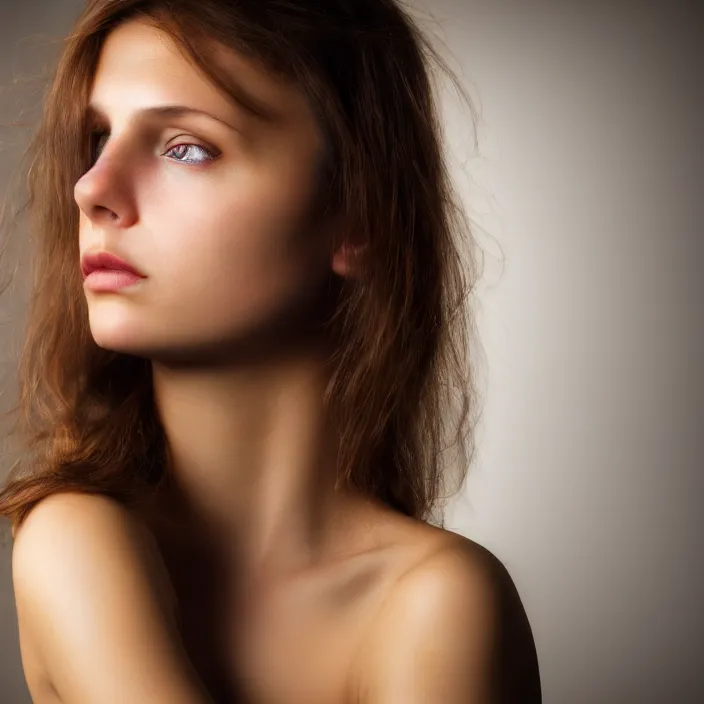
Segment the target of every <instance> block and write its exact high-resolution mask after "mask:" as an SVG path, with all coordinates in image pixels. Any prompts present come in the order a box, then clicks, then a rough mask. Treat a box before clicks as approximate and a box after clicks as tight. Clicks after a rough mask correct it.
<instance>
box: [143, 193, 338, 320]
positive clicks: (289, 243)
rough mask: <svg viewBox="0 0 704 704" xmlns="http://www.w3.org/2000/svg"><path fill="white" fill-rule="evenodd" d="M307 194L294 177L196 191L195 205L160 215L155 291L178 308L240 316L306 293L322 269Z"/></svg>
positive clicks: (264, 311) (260, 312)
mask: <svg viewBox="0 0 704 704" xmlns="http://www.w3.org/2000/svg"><path fill="white" fill-rule="evenodd" d="M310 195H311V192H310V189H309V188H302V187H301V186H300V184H299V185H297V186H296V187H293V186H292V185H289V184H285V183H282V181H281V180H280V179H279V180H278V181H277V182H275V183H271V182H268V183H267V182H265V181H262V182H259V183H257V182H256V181H254V180H250V181H249V182H248V183H247V184H244V183H243V184H242V186H241V187H240V188H233V189H231V190H230V191H229V192H228V193H226V194H225V193H221V194H219V195H216V194H215V193H212V192H211V193H210V194H209V195H208V194H202V196H203V197H202V198H201V199H200V203H199V206H198V208H197V209H191V210H187V209H181V208H179V209H178V210H171V212H170V214H169V217H168V220H167V221H165V220H164V219H162V220H161V222H160V232H162V233H163V236H162V237H160V240H159V242H158V247H157V249H158V252H157V256H156V266H157V269H156V273H157V276H155V279H156V278H157V277H158V281H155V283H156V284H157V285H158V289H159V293H160V298H162V300H163V302H164V303H166V301H167V300H168V301H169V303H170V304H171V305H177V306H179V307H180V308H181V313H182V314H186V313H187V312H188V313H189V315H194V316H195V315H197V311H198V310H200V311H201V314H202V311H203V310H204V309H207V310H208V311H209V315H211V316H216V317H218V318H221V319H223V322H226V321H227V320H231V321H232V322H236V320H235V319H239V320H241V321H242V322H244V321H245V320H247V321H253V320H254V319H257V318H259V317H266V316H267V315H268V314H270V313H274V312H275V311H276V310H277V309H279V308H281V307H285V306H286V305H288V304H290V303H291V302H292V301H295V300H296V299H298V298H301V297H307V295H308V294H309V292H310V289H311V287H314V286H315V285H316V282H317V281H319V280H320V279H321V278H322V277H324V276H325V275H326V273H327V268H328V262H327V258H326V254H325V250H324V247H323V246H322V242H321V238H320V237H319V236H316V233H315V232H314V231H313V229H312V227H311V223H309V221H308V213H309V207H310ZM162 228H163V229H162Z"/></svg>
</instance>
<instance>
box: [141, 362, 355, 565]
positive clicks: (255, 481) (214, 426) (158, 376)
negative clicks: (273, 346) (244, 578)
mask: <svg viewBox="0 0 704 704" xmlns="http://www.w3.org/2000/svg"><path fill="white" fill-rule="evenodd" d="M153 376H154V390H155V399H156V403H157V409H158V412H159V416H160V418H161V421H162V423H163V426H164V429H165V432H166V438H167V447H168V461H169V474H170V477H171V480H172V482H173V486H175V487H176V491H177V493H178V494H179V496H181V497H182V498H183V500H184V502H185V503H184V505H187V506H188V515H190V516H191V520H189V521H186V524H187V525H192V526H198V527H199V528H198V530H199V531H202V532H203V534H207V535H208V536H210V537H211V538H214V539H215V540H216V541H217V542H218V543H219V545H220V546H221V548H222V550H224V552H225V553H226V554H227V555H228V556H229V559H234V560H236V561H237V564H238V566H239V567H240V568H244V569H249V570H254V571H272V570H273V571H279V570H290V569H296V568H297V567H301V566H303V565H305V564H310V563H312V562H315V561H316V560H318V559H320V557H321V555H322V554H323V553H324V552H325V550H326V542H329V541H330V536H331V534H333V533H334V532H335V526H338V528H337V530H338V531H339V530H340V528H339V526H340V525H341V520H342V516H343V515H344V506H346V505H348V502H349V500H350V496H349V495H347V494H344V493H341V492H340V491H337V490H336V489H335V479H336V472H335V469H336V456H337V452H336V451H337V436H336V434H335V432H334V431H333V429H332V428H331V427H330V424H329V420H328V416H327V414H326V410H325V408H324V403H323V399H324V393H325V387H326V384H327V382H328V378H327V375H326V366H325V360H324V359H323V358H322V357H321V356H319V355H315V354H311V353H308V354H305V355H300V356H297V357H295V358H288V359H286V360H281V359H279V360H277V361H276V362H269V363H260V364H258V365H255V364H249V365H246V366H242V365H239V366H236V367H235V366H233V367H227V366H222V365H221V366H218V367H208V368H205V367H196V366H190V367H186V368H184V367H176V366H174V365H164V364H157V363H154V375H153ZM180 515H183V514H180Z"/></svg>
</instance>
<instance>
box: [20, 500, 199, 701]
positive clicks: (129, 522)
mask: <svg viewBox="0 0 704 704" xmlns="http://www.w3.org/2000/svg"><path fill="white" fill-rule="evenodd" d="M12 571H13V583H14V587H15V598H16V602H17V613H18V621H19V626H20V639H22V638H23V635H24V636H26V638H27V640H28V641H29V642H31V643H32V644H33V647H36V648H37V651H38V652H37V657H38V658H39V660H40V661H41V663H42V666H43V668H44V670H45V672H46V675H47V676H48V679H49V680H50V681H51V683H52V684H53V686H54V688H55V689H56V691H57V693H58V695H59V697H60V698H61V700H62V701H63V702H66V704H83V703H85V704H94V703H95V702H101V704H111V703H112V702H142V701H144V702H146V701H149V702H154V703H155V704H157V703H158V702H170V703H171V702H173V703H176V702H178V703H179V704H180V703H181V702H183V703H184V704H185V703H186V702H189V703H195V702H206V701H208V699H207V695H206V694H205V692H204V690H203V689H202V685H201V684H200V682H199V681H198V678H197V676H196V674H195V672H194V671H193V669H192V667H191V665H190V662H189V661H188V658H187V657H186V654H185V651H184V649H183V647H182V644H181V641H180V638H179V636H178V632H177V629H176V627H175V622H174V621H173V620H172V619H171V618H170V616H169V610H168V608H167V607H166V606H165V605H164V603H163V601H164V592H163V589H162V588H161V585H160V584H159V580H158V579H157V571H155V568H154V564H153V555H152V553H151V546H149V544H148V542H147V541H146V540H145V536H144V533H143V529H142V527H141V526H140V524H138V523H137V521H136V519H135V518H134V517H133V516H132V514H130V513H129V511H128V510H127V509H125V508H124V507H122V506H121V505H119V504H118V503H117V502H114V501H112V500H110V499H108V498H106V497H102V496H94V495H93V496H89V495H81V494H71V493H68V494H58V495H54V496H51V497H49V498H47V499H44V500H43V501H42V502H40V503H39V504H38V505H37V506H36V507H35V508H34V509H33V510H32V511H31V513H30V514H29V515H28V516H27V518H26V519H25V522H24V523H23V525H22V527H21V528H20V529H19V530H18V531H17V534H16V538H15V544H14V548H13V556H12Z"/></svg>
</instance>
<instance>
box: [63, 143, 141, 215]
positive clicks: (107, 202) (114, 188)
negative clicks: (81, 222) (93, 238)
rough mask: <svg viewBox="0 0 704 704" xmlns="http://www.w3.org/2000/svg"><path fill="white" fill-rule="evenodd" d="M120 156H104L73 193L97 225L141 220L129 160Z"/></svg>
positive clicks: (86, 213)
mask: <svg viewBox="0 0 704 704" xmlns="http://www.w3.org/2000/svg"><path fill="white" fill-rule="evenodd" d="M119 160H120V157H117V159H116V158H115V156H113V157H112V159H110V160H107V159H103V157H102V156H101V158H99V159H98V161H97V162H96V163H95V164H94V165H93V166H92V168H91V169H90V170H88V171H87V172H86V173H85V174H83V176H82V177H81V178H80V179H79V180H78V182H77V183H76V185H75V186H74V189H73V197H74V199H75V201H76V203H77V204H78V207H79V208H80V209H81V211H83V213H84V214H85V216H86V217H87V218H88V219H89V220H90V221H91V222H92V223H94V224H96V225H111V226H113V227H120V228H127V227H131V226H132V225H134V223H135V222H136V220H137V209H136V205H135V201H134V196H133V193H132V191H131V188H130V186H129V185H128V183H129V182H130V180H131V179H129V178H128V177H127V173H126V171H127V168H126V167H127V164H126V161H125V159H124V157H123V158H122V163H120V161H119Z"/></svg>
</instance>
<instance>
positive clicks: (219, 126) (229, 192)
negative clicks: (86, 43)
mask: <svg viewBox="0 0 704 704" xmlns="http://www.w3.org/2000/svg"><path fill="white" fill-rule="evenodd" d="M218 56H219V57H220V60H221V61H222V62H223V64H224V65H225V66H226V67H227V69H228V71H229V72H230V75H232V76H233V78H234V80H235V81H236V82H237V83H239V84H240V85H241V86H242V87H243V89H245V90H247V91H248V92H249V93H251V94H253V96H254V97H255V98H256V99H257V100H258V101H260V102H261V103H263V104H264V105H265V106H267V108H268V109H269V110H270V111H271V112H272V113H274V114H275V115H276V117H275V118H273V119H270V120H264V119H261V118H259V117H257V116H255V115H253V114H251V113H250V112H248V111H247V110H245V109H244V108H243V107H241V106H240V105H238V104H234V103H233V102H232V101H231V99H230V98H229V96H226V95H225V94H223V93H222V92H220V91H219V89H218V88H216V87H215V86H214V85H213V84H212V83H210V82H209V81H208V79H207V77H206V76H205V75H203V74H201V73H200V72H199V71H198V70H197V69H196V68H195V67H194V66H193V65H192V64H191V63H190V62H189V61H188V60H187V59H186V58H185V57H184V56H183V55H182V54H180V53H179V50H178V49H177V48H176V46H175V45H174V44H173V43H172V42H171V40H170V39H169V37H168V36H167V35H166V34H164V33H162V32H160V31H159V30H158V29H156V28H154V27H153V26H151V25H149V24H147V23H145V22H142V21H132V22H130V23H126V24H124V25H122V26H120V27H118V28H117V29H116V30H114V31H113V32H112V33H111V34H110V35H109V36H108V38H107V40H106V42H105V44H104V47H103V50H102V53H101V56H100V61H99V65H98V67H97V71H96V74H95V80H94V84H93V90H92V95H91V111H92V113H94V114H95V120H96V135H95V140H96V142H95V144H96V149H95V154H94V161H93V165H92V167H91V168H90V169H89V170H88V171H87V172H86V173H85V174H84V175H83V176H82V178H81V179H80V180H79V181H78V183H77V184H76V186H75V199H76V202H77V203H78V206H79V208H80V253H81V256H82V257H84V256H86V254H88V255H90V254H92V253H97V252H101V251H107V252H110V253H112V254H115V255H117V256H118V257H120V258H122V259H123V260H125V261H126V262H128V263H129V264H130V265H131V266H132V267H133V268H134V269H135V270H137V271H138V272H139V274H141V278H139V279H138V280H136V282H134V283H131V284H130V285H127V286H125V287H123V288H119V289H114V290H106V289H105V288H104V287H103V288H102V289H101V287H100V286H96V285H95V281H97V279H96V277H89V279H87V280H86V282H85V283H84V288H85V295H86V297H87V302H88V308H89V315H90V327H91V331H92V334H93V337H94V339H95V341H96V343H97V344H98V345H99V346H101V347H104V348H106V349H111V350H115V351H119V352H123V353H128V354H135V355H138V356H145V357H150V358H154V359H158V358H164V359H173V360H199V359H205V358H207V357H208V356H211V355H217V354H221V353H222V351H223V350H237V348H238V346H245V347H246V345H247V343H248V341H252V340H257V339H267V336H268V337H269V338H271V337H272V335H274V337H275V334H274V333H273V332H272V331H276V330H286V329H288V330H289V332H290V328H291V325H289V326H288V327H287V326H286V325H282V323H283V322H284V321H289V323H290V321H304V320H305V317H306V315H309V314H310V310H311V309H312V307H313V306H314V305H315V301H316V300H317V299H318V296H319V295H320V291H321V290H323V289H325V288H326V282H327V281H328V279H329V276H330V272H331V269H332V267H333V263H332V261H333V260H332V252H331V244H330V243H331V236H332V235H331V233H330V232H326V231H325V229H324V228H323V227H322V223H320V222H315V221H313V220H312V219H311V211H312V206H313V203H314V202H315V197H316V192H317V188H318V177H319V163H320V159H321V155H322V153H323V150H324V143H323V139H322V135H321V132H320V130H319V127H318V125H317V122H316V120H315V118H314V115H313V113H312V110H311V109H310V107H309V105H308V103H307V101H306V99H305V98H304V96H303V94H302V92H300V91H299V90H297V89H295V88H294V87H292V86H291V85H284V84H282V83H280V82H277V81H276V80H275V79H274V78H272V77H270V76H268V75H267V74H266V73H264V72H263V70H261V69H260V68H259V67H257V66H255V65H254V64H252V63H250V62H249V61H247V60H245V59H244V58H243V57H241V56H239V55H237V54H235V53H234V52H230V51H225V50H221V51H220V52H219V54H218ZM174 105H178V106H185V107H186V108H190V109H192V110H194V111H198V112H183V111H174V110H172V111H169V112H164V111H161V112H159V109H160V108H163V107H165V106H174ZM77 265H78V263H77ZM91 280H92V281H93V284H91V283H90V281H91ZM296 324H298V323H296ZM293 327H295V325H294V326H293ZM282 341H283V340H280V342H282Z"/></svg>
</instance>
